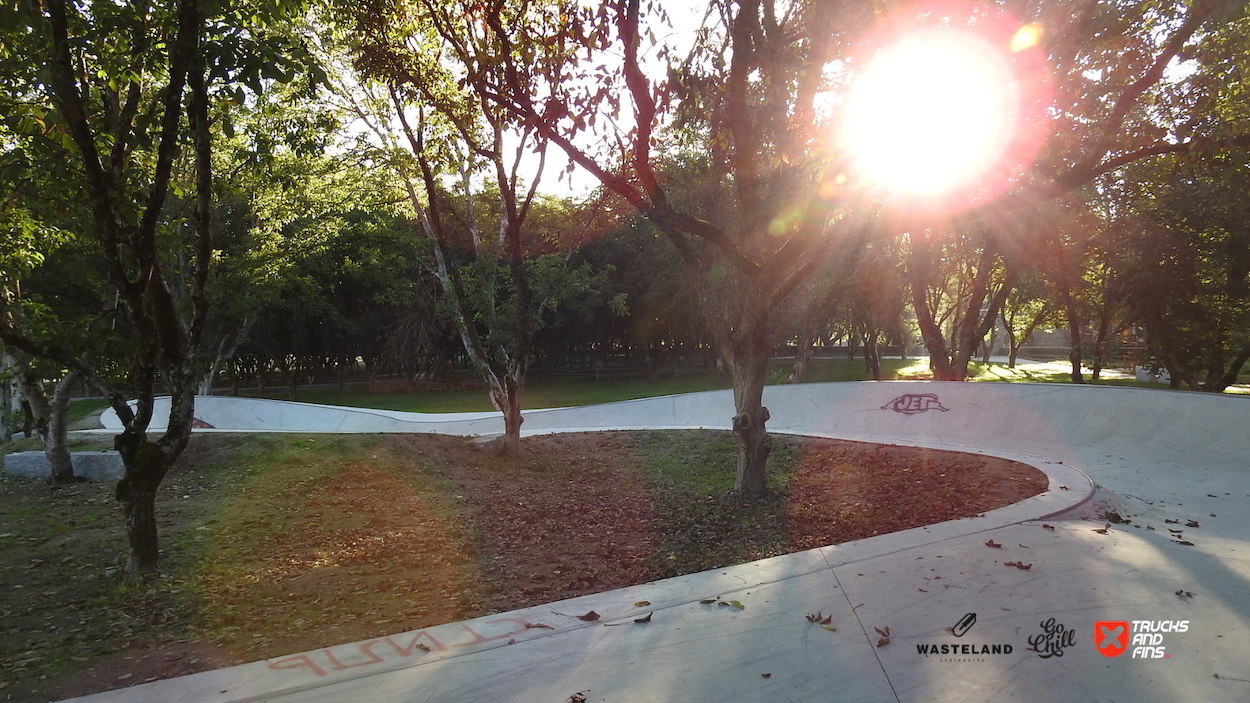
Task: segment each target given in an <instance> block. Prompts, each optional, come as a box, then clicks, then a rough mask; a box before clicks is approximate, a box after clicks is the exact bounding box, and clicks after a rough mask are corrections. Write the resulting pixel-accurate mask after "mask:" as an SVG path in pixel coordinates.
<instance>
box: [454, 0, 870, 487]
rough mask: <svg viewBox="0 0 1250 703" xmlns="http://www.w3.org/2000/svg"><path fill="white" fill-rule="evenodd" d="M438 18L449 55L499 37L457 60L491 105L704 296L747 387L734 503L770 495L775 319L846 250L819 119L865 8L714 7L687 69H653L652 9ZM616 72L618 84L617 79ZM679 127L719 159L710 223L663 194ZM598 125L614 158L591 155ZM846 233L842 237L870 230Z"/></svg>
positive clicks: (613, 6)
mask: <svg viewBox="0 0 1250 703" xmlns="http://www.w3.org/2000/svg"><path fill="white" fill-rule="evenodd" d="M440 14H441V16H443V17H446V18H447V26H446V28H445V29H443V30H442V31H443V34H444V37H445V38H448V41H453V40H452V39H451V38H450V37H452V36H456V35H459V34H460V33H462V32H466V31H469V30H470V29H472V28H474V27H486V28H489V30H490V31H489V33H488V34H485V35H481V39H482V41H479V42H477V43H469V42H462V43H460V44H459V45H457V49H458V50H459V51H461V52H462V55H463V57H464V58H463V59H462V60H463V61H464V62H465V64H466V65H468V66H470V67H471V69H470V70H469V71H468V73H467V75H468V76H470V77H471V79H472V86H473V88H474V90H475V91H476V92H477V94H478V95H479V96H480V98H481V99H482V100H483V101H484V103H488V104H492V105H495V106H498V107H499V108H500V109H502V110H504V111H506V114H507V115H508V116H509V117H510V119H511V120H513V121H514V122H515V123H516V124H518V125H523V126H524V127H525V128H528V129H533V130H535V131H536V133H537V134H538V135H540V136H541V137H542V138H544V139H547V140H550V141H551V142H552V143H554V144H556V145H558V146H559V147H560V148H561V149H562V150H564V152H565V153H566V155H567V156H568V157H569V158H570V159H571V160H572V162H573V163H575V164H576V165H577V166H578V167H581V168H584V169H586V170H587V171H589V172H590V173H591V174H593V175H594V176H595V177H597V178H598V179H599V181H600V182H601V183H602V184H603V185H604V186H605V187H606V188H607V189H609V190H611V191H613V192H614V193H615V194H617V195H619V196H620V197H622V198H624V199H625V200H626V201H628V202H629V203H630V204H631V205H632V206H633V207H635V208H636V209H637V210H638V211H639V212H640V213H641V214H643V215H644V216H646V217H647V218H648V219H649V220H651V221H652V222H653V223H654V224H655V225H656V226H657V227H658V228H659V229H660V230H661V231H662V232H663V233H664V234H665V236H667V237H668V238H669V239H670V240H671V241H672V242H673V243H674V245H675V246H676V248H677V249H678V251H679V252H681V254H682V256H683V257H684V258H685V260H686V261H687V264H688V266H690V267H691V271H692V274H691V275H692V276H693V277H696V278H697V279H698V280H700V281H701V282H702V283H703V284H705V290H706V291H707V292H706V293H705V295H704V306H703V307H704V315H705V316H706V318H707V319H709V320H710V326H711V330H712V334H713V335H714V337H715V338H716V342H717V348H718V350H719V352H720V354H721V356H722V357H723V358H724V360H725V362H726V364H727V365H728V367H729V372H730V375H731V378H732V379H733V387H734V403H735V415H734V419H733V427H734V432H735V434H736V435H737V438H738V450H739V462H738V473H737V478H736V480H735V487H736V489H737V490H739V491H741V492H743V493H745V494H748V495H759V494H761V493H763V491H764V489H765V481H764V467H765V462H766V460H767V457H768V453H769V441H768V435H767V432H766V429H765V426H766V422H767V420H768V411H767V409H766V408H765V407H764V406H763V403H762V392H763V386H764V382H765V377H766V368H767V366H766V364H767V358H768V356H769V353H770V352H771V351H772V349H773V347H774V345H775V344H776V342H777V337H778V335H779V330H778V328H777V325H776V323H775V321H774V320H773V319H772V312H773V311H774V310H775V309H778V308H780V307H782V306H783V305H785V304H787V303H786V301H787V299H788V298H789V296H790V293H791V292H793V291H794V289H795V287H796V286H798V285H799V283H800V282H802V281H803V280H804V279H805V278H806V277H807V276H808V275H809V274H810V273H811V272H812V271H814V270H815V269H816V268H818V267H819V266H820V265H821V263H823V260H824V258H825V256H826V255H827V252H828V250H829V249H831V248H832V247H831V234H830V232H829V231H828V226H829V224H830V222H831V221H832V216H833V213H834V210H835V208H833V207H832V206H831V204H830V199H829V198H826V197H822V196H821V195H820V188H821V185H822V183H825V181H826V180H829V181H830V183H829V184H827V185H826V189H827V190H828V189H829V188H832V187H833V184H832V181H831V179H832V174H828V178H825V177H824V176H825V168H826V166H827V163H828V161H829V159H830V156H829V154H828V153H827V151H826V146H827V143H826V139H825V134H826V124H825V120H824V116H822V115H821V114H820V113H819V110H818V105H817V103H818V95H819V93H820V92H821V91H822V88H823V86H822V83H823V81H824V78H823V74H824V66H825V65H826V64H827V63H828V62H829V61H830V60H831V59H832V58H833V56H834V50H835V47H836V46H837V45H838V44H839V42H843V41H846V40H847V38H848V37H849V36H851V35H853V34H854V33H856V32H857V31H858V30H859V29H860V28H861V27H862V26H863V24H864V23H865V22H866V21H868V20H869V18H870V16H871V15H870V14H869V13H868V11H867V8H859V9H857V10H851V11H845V12H844V11H843V10H842V9H839V8H835V7H833V6H831V5H829V4H828V3H810V4H806V3H805V4H800V5H798V6H796V7H795V8H793V11H792V12H790V13H788V14H787V15H785V16H778V15H777V13H776V12H774V6H773V5H772V4H771V3H768V4H761V3H758V2H746V3H742V4H740V5H737V6H731V5H730V4H728V3H726V4H720V3H714V4H713V5H711V6H710V8H709V19H710V20H711V22H710V23H709V24H708V25H707V26H705V28H704V30H703V31H702V32H701V33H700V37H699V39H698V41H697V43H696V46H695V47H694V50H693V51H692V52H691V54H690V56H689V58H688V59H687V60H685V61H678V60H676V59H674V58H673V56H672V55H671V53H670V50H669V49H668V47H667V46H665V47H663V48H661V49H660V50H659V53H658V54H657V56H656V57H655V60H654V61H648V60H647V59H644V57H643V54H642V39H643V36H644V33H645V32H648V31H651V30H649V29H647V28H646V27H644V25H643V15H644V12H643V10H642V8H641V6H640V2H639V1H638V0H631V1H627V2H611V3H609V2H605V3H603V4H601V5H599V6H594V7H580V6H578V5H577V4H576V3H564V2H554V3H550V4H544V5H518V6H510V5H506V4H504V3H495V4H492V5H485V6H483V5H480V4H476V3H456V4H455V5H454V9H452V10H450V11H445V12H442V13H440ZM656 14H661V15H662V13H656ZM839 20H840V21H839ZM618 52H619V53H618ZM583 54H584V55H585V56H587V57H589V58H588V59H587V61H585V62H584V61H582V59H581V58H580V56H582V55H583ZM730 55H732V59H728V58H727V57H728V56H730ZM614 56H619V58H620V63H619V71H617V70H614V68H615V67H609V65H608V64H609V63H611V62H612V61H613V60H614V59H613V57H614ZM670 59H673V60H670ZM594 61H599V62H601V64H600V65H598V66H594V63H593V62H594ZM648 72H651V73H652V75H659V76H662V78H660V79H659V80H655V79H653V78H650V77H648ZM618 76H619V77H621V78H623V83H622V82H621V81H620V80H619V79H618V78H617V77H618ZM623 96H628V97H629V99H630V100H631V102H632V103H633V116H632V117H633V127H632V129H631V128H629V127H625V126H621V124H620V121H619V117H620V106H621V103H622V97H623ZM674 123H676V124H682V123H685V124H689V125H691V127H690V129H688V130H686V132H685V134H686V137H687V138H688V139H689V140H690V142H689V145H690V147H691V148H692V149H701V150H703V151H704V153H708V154H710V156H711V161H710V173H709V176H710V177H709V179H708V180H707V182H706V183H707V187H706V188H705V195H706V197H704V198H701V199H699V201H701V203H702V204H704V205H705V206H710V207H700V202H694V201H691V202H688V203H684V204H683V203H679V202H678V201H677V200H676V199H674V198H673V197H672V190H673V189H672V187H671V184H669V183H666V182H664V181H662V180H661V177H660V170H659V169H658V168H657V164H658V162H659V159H658V158H657V154H656V152H655V149H656V148H657V147H658V146H660V145H661V144H664V143H665V141H666V140H665V137H664V136H663V135H662V134H661V130H663V129H665V128H666V127H667V126H669V125H671V124H674ZM597 124H598V125H603V126H604V129H605V130H606V131H607V136H608V139H607V143H608V144H613V140H615V148H612V149H608V150H605V152H597V151H595V150H594V149H593V148H590V147H583V146H579V143H580V142H579V138H580V136H581V135H582V134H583V133H585V132H586V131H587V130H594V129H595V128H596V125H597ZM613 125H615V126H616V127H619V129H614V128H613ZM600 143H602V142H600ZM844 219H846V220H847V221H846V222H844V223H843V225H842V226H843V228H844V229H857V228H858V226H859V224H860V222H859V220H858V219H855V218H844ZM850 222H853V224H848V223H850Z"/></svg>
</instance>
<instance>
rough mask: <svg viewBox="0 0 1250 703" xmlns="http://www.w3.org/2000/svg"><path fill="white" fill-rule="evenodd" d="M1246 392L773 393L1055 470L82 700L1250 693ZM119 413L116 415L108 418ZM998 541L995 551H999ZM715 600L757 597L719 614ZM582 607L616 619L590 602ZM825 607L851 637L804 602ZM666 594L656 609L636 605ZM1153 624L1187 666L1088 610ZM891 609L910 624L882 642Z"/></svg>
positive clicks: (219, 405)
mask: <svg viewBox="0 0 1250 703" xmlns="http://www.w3.org/2000/svg"><path fill="white" fill-rule="evenodd" d="M1247 402H1250V401H1247V400H1246V399H1244V398H1238V397H1225V396H1207V395H1202V394H1196V393H1179V392H1166V391H1147V390H1138V389H1124V388H1110V387H1080V386H1058V385H1041V384H986V383H977V384H971V383H924V382H886V383H841V384H811V385H800V386H776V387H769V388H768V389H766V391H765V404H766V405H767V406H768V407H769V408H770V411H771V414H772V419H771V421H770V422H769V429H770V430H771V431H775V432H788V433H795V434H805V435H815V436H826V437H834V438H842V439H851V440H863V441H871V442H884V443H897V444H911V445H918V446H930V447H934V448H944V449H955V450H962V451H968V452H974V453H987V454H995V455H999V456H1007V457H1009V458H1015V459H1018V460H1023V461H1026V462H1028V463H1031V464H1033V465H1034V466H1037V467H1039V468H1041V469H1043V470H1044V471H1046V473H1047V474H1048V476H1049V477H1050V489H1049V490H1047V491H1045V492H1044V493H1042V494H1040V495H1038V496H1034V497H1033V498H1029V499H1027V500H1025V501H1022V502H1021V503H1017V504H1015V505H1012V506H1007V507H1005V508H1001V509H999V510H995V511H990V512H989V513H987V514H985V515H984V516H979V517H976V518H968V519H963V520H955V521H950V522H946V523H941V524H939V525H930V526H928V527H923V528H915V529H912V530H906V531H903V532H899V533H894V534H888V535H881V536H878V537H872V538H868V539H864V540H858V541H855V542H848V543H845V544H839V545H833V546H828V547H822V548H818V549H813V550H808V551H805V552H797V553H794V554H789V555H785V556H780V557H774V558H772V559H767V560H763V561H758V562H751V563H748V564H742V565H738V566H733V567H727V568H723V569H714V570H711V571H706V572H701V573H698V574H691V575H687V576H681V577H677V578H673V579H665V580H662V581H657V582H653V583H648V584H641V585H638V586H633V587H630V588H626V589H619V590H616V591H608V592H604V593H598V594H594V595H589V596H582V597H579V598H576V599H572V600H568V601H561V602H558V603H549V604H545V605H541V606H534V607H532V608H527V609H524V610H520V611H513V612H511V613H504V614H499V615H492V616H485V617H482V618H478V619H475V620H470V621H464V622H460V623H449V624H446V625H439V626H436V627H430V628H426V629H423V630H419V631H412V632H406V633H400V634H395V635H392V636H390V637H385V638H378V639H375V640H369V641H366V642H357V643H349V644H342V645H336V646H333V647H329V648H324V649H319V650H312V651H308V652H304V653H300V654H292V655H288V656H283V657H277V658H274V659H272V660H268V661H264V662H255V663H252V664H246V665H242V666H238V667H233V668H230V669H222V670H217V671H209V672H204V673H201V674H196V675H193V676H188V677H184V678H182V679H171V680H167V681H158V682H154V683H152V684H148V685H144V686H139V687H135V688H132V689H125V690H118V691H112V692H107V693H103V694H99V695H97V696H92V697H90V700H91V701H98V702H99V703H105V702H108V703H113V702H119V701H128V702H131V703H149V702H150V703H156V702H157V701H173V700H178V701H196V702H197V703H208V702H210V701H211V702H213V703H236V702H241V701H261V700H264V701H283V702H289V703H297V702H298V703H313V702H318V703H320V702H325V703H329V702H330V701H345V700H371V701H379V702H381V703H392V702H394V703H400V702H401V701H402V702H407V701H414V700H420V701H425V702H427V703H459V702H460V701H570V700H587V701H589V700H595V701H635V700H656V701H660V700H681V701H683V702H689V701H697V702H700V703H702V702H706V703H713V702H715V703H726V702H738V703H748V702H755V701H761V700H846V701H895V702H896V703H902V702H903V701H907V702H908V703H911V702H913V701H914V702H915V703H921V702H924V703H929V702H932V701H949V702H952V703H953V702H955V701H977V702H980V701H986V702H988V701H1000V700H1008V699H1012V700H1029V701H1046V702H1049V701H1054V702H1055V703H1060V702H1066V701H1076V700H1095V699H1097V700H1140V701H1152V702H1154V701H1158V702H1159V703H1162V702H1164V701H1169V702H1170V701H1176V700H1195V701H1198V700H1201V701H1242V700H1250V669H1247V665H1246V663H1245V662H1246V656H1245V655H1246V653H1247V652H1250V615H1248V614H1250V559H1247V555H1250V548H1248V544H1250V515H1248V514H1247V511H1246V509H1245V505H1246V504H1247V500H1250V460H1248V459H1247V457H1250V413H1248V412H1247V411H1250V405H1247ZM732 407H733V405H732V397H731V395H730V393H729V392H728V391H717V392H710V393H698V394H690V395H683V396H671V397H662V398H650V399H644V400H636V401H628V402H623V403H612V404H607V405H599V406H589V407H580V408H559V409H551V410H534V411H528V412H526V413H525V417H526V422H525V425H524V429H525V432H526V433H528V434H537V433H548V432H567V431H593V430H605V429H663V428H715V429H728V424H729V417H730V415H731V414H732ZM166 408H167V405H166V406H164V407H158V416H159V415H160V414H161V413H162V412H164V411H165V409H166ZM196 414H197V417H198V418H199V419H201V420H202V421H204V422H205V423H207V424H209V425H212V426H214V427H215V428H216V431H240V430H242V431H287V432H301V431H303V432H439V433H448V434H456V435H490V434H495V433H498V432H500V431H501V429H502V421H501V419H500V417H499V415H498V414H497V413H471V414H447V415H423V414H417V413H397V412H389V411H370V410H359V409H352V408H333V407H327V406H311V405H300V404H291V403H282V402H277V401H259V400H244V399H234V398H203V399H200V400H199V401H197V413H196ZM105 421H106V422H108V423H113V424H114V426H116V424H115V423H116V418H115V417H114V418H111V419H106V420H105ZM203 431H214V430H203ZM1087 476H1088V478H1087ZM1095 484H1096V485H1095ZM1108 511H1118V512H1120V513H1121V514H1123V515H1129V516H1131V517H1132V518H1133V524H1131V525H1129V524H1115V525H1111V526H1109V527H1110V529H1107V528H1103V524H1104V523H1103V520H1102V519H1101V517H1100V515H1101V514H1103V513H1106V512H1108ZM1189 522H1192V523H1193V526H1192V527H1191V526H1190V525H1189V524H1188V523H1189ZM1198 523H1201V527H1198V526H1197V525H1198ZM1182 530H1183V531H1184V534H1183V535H1180V534H1176V533H1179V532H1181V531H1182ZM987 537H988V538H989V540H988V542H995V544H996V545H998V546H999V547H1000V548H999V549H989V548H987V545H988V542H987ZM1182 537H1183V538H1184V541H1182ZM1190 540H1192V541H1193V542H1194V543H1196V544H1189V541H1190ZM990 546H993V545H990ZM1009 559H1018V560H1020V561H1025V560H1027V562H1028V564H1027V566H1028V567H1029V568H1028V569H1027V570H1023V569H1020V568H1010V566H1011V565H1010V563H1009V561H1008V560H1009ZM1017 563H1020V562H1017ZM939 579H940V580H939ZM709 598H713V599H714V598H720V599H723V601H729V600H731V599H732V600H734V601H741V603H742V604H743V605H744V606H746V607H745V608H744V609H741V610H739V609H735V608H731V607H717V604H716V603H712V604H709V602H708V599H709ZM644 601H645V602H646V604H645V607H640V606H639V604H640V603H643V602H644ZM590 610H593V611H595V612H596V613H598V614H600V615H601V616H602V620H601V621H600V622H586V621H584V620H582V619H579V618H578V617H576V616H577V615H578V614H581V613H586V612H587V611H590ZM816 610H821V611H822V612H823V613H825V614H827V615H829V617H831V618H832V621H833V622H834V623H835V624H836V625H837V628H836V631H834V632H829V631H826V630H824V629H821V628H819V627H818V626H816V625H814V624H813V623H810V622H808V621H806V620H805V619H804V617H803V614H804V613H806V612H809V611H816ZM651 612H654V619H652V618H650V617H648V618H647V623H646V624H637V622H636V621H635V620H634V619H635V618H637V617H639V616H642V615H646V614H648V613H651ZM970 613H976V614H977V616H978V617H977V619H976V624H975V629H973V630H972V634H970V635H969V637H966V638H964V639H962V640H957V639H956V638H955V636H954V635H952V634H951V627H952V626H954V625H956V624H957V623H959V622H966V615H967V614H970ZM1147 619H1149V620H1153V621H1170V622H1181V621H1183V622H1185V623H1187V624H1188V630H1187V631H1186V632H1183V633H1180V634H1177V633H1175V632H1169V633H1168V634H1166V635H1164V637H1165V639H1166V643H1167V652H1168V653H1169V656H1170V657H1173V658H1172V659H1170V660H1165V659H1158V660H1153V661H1146V660H1143V659H1138V658H1136V652H1128V651H1126V652H1125V653H1123V654H1122V655H1121V656H1120V658H1118V659H1112V658H1108V657H1109V655H1107V653H1106V651H1105V650H1102V651H1100V649H1099V648H1098V647H1096V637H1097V635H1096V634H1095V632H1096V625H1097V624H1105V623H1106V621H1113V622H1112V624H1114V621H1121V622H1126V623H1137V622H1138V621H1141V622H1146V621H1147ZM1047 623H1050V625H1049V626H1050V627H1052V631H1053V628H1054V627H1065V628H1067V630H1066V631H1070V632H1072V633H1074V635H1073V638H1072V640H1071V642H1072V643H1071V644H1068V645H1067V652H1066V654H1067V656H1045V657H1044V656H1042V655H1043V654H1050V653H1051V652H1049V651H1048V650H1035V649H1033V647H1034V646H1035V645H1034V642H1041V640H1039V639H1037V638H1038V637H1040V636H1041V635H1044V634H1045V633H1046V630H1045V628H1046V627H1048V625H1047ZM604 625H608V626H606V627H605V626H604ZM615 625H620V627H615ZM1132 627H1137V625H1136V624H1132ZM883 628H884V629H885V630H887V631H889V632H890V638H892V640H893V642H892V643H889V644H888V645H887V646H882V645H881V644H880V635H879V634H878V633H880V632H882V629H883ZM944 630H945V631H944ZM968 640H974V643H981V644H994V645H999V644H1002V645H1012V646H1013V647H1014V648H1013V650H1012V651H1011V652H1004V653H1003V654H1001V655H995V654H994V653H991V654H990V655H988V656H984V657H981V658H978V659H970V658H964V659H959V660H951V659H944V658H941V657H937V656H933V657H930V656H927V655H924V654H921V653H919V647H920V646H922V645H935V644H939V643H940V644H960V646H962V643H966V642H967V641H968ZM1063 643H1064V642H1063V641H1059V642H1058V645H1062V644H1063ZM418 645H420V646H418ZM1058 645H1056V646H1058ZM1099 646H1101V645H1099ZM571 694H575V695H571ZM576 696H581V698H578V697H576Z"/></svg>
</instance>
